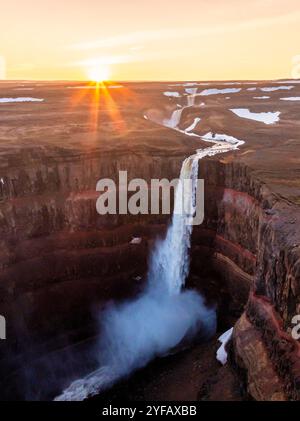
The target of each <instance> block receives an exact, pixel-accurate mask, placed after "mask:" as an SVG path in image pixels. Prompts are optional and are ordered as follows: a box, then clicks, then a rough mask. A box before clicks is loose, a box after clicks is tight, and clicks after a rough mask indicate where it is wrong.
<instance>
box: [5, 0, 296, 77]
mask: <svg viewBox="0 0 300 421" xmlns="http://www.w3.org/2000/svg"><path fill="white" fill-rule="evenodd" d="M299 28H300V1H299V0H248V1H246V0H209V1H208V0H164V1H162V0H150V1H149V0H126V1H125V0H109V1H105V0H72V1H70V0H64V1H63V0H22V1H20V0H3V1H2V4H1V42H0V78H1V75H2V77H4V76H6V78H7V79H44V80H45V79H77V80H79V79H83V80H86V79H88V78H89V74H90V71H91V70H92V71H95V68H96V69H98V68H100V69H102V70H103V69H104V70H105V71H107V70H108V71H109V74H110V78H111V79H114V80H217V79H275V78H290V77H291V76H292V75H293V73H292V70H293V63H292V60H293V57H294V60H296V64H297V60H298V59H299V57H298V58H297V57H296V58H295V56H299V55H300V30H299ZM4 61H5V63H6V66H4ZM299 62H300V59H299ZM294 67H295V62H294ZM299 67H300V66H298V68H299ZM5 69H6V71H5ZM299 76H300V75H299Z"/></svg>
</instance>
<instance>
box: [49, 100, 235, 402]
mask: <svg viewBox="0 0 300 421" xmlns="http://www.w3.org/2000/svg"><path fill="white" fill-rule="evenodd" d="M189 104H193V101H192V100H189V101H188V106H191V105H189ZM184 108H185V107H184ZM180 111H182V110H175V111H174V112H173V114H172V117H171V119H170V120H171V121H172V124H170V121H169V124H166V125H167V126H168V127H172V128H176V126H177V125H178V124H179V122H180V116H181V114H179V113H178V112H180ZM208 141H209V142H212V143H214V145H213V146H212V147H209V148H206V149H203V150H198V151H197V153H196V154H195V155H192V156H190V157H189V158H187V159H185V161H184V162H183V164H182V168H181V172H180V180H181V182H183V180H184V179H191V180H192V187H191V189H190V190H188V191H187V190H186V189H184V190H183V191H182V190H181V189H180V188H177V189H176V193H175V203H174V212H173V217H172V222H171V224H170V226H169V228H168V231H167V235H166V238H165V239H164V240H161V241H158V242H157V243H156V245H155V247H154V250H153V252H152V255H151V259H150V265H149V273H148V279H147V286H146V288H145V291H144V292H143V293H142V294H141V295H140V296H139V297H137V298H136V299H134V300H132V301H127V302H125V303H123V304H121V305H111V306H110V307H108V308H107V309H106V311H105V312H104V313H103V314H102V315H101V325H102V329H101V332H102V340H101V343H100V344H99V348H98V349H97V352H98V353H99V367H100V368H99V369H98V370H96V371H94V372H93V373H91V374H89V375H88V376H86V377H85V378H83V379H79V380H77V381H75V382H73V383H72V384H71V385H70V386H69V387H68V388H67V389H65V390H64V391H63V393H62V394H61V395H60V396H58V397H57V398H56V399H55V400H83V399H85V398H87V397H89V396H92V395H94V394H98V393H100V392H101V391H103V390H105V389H107V388H108V387H110V386H112V384H113V383H115V382H116V381H118V380H119V379H121V378H123V377H126V376H127V375H129V374H130V373H132V372H133V371H135V370H137V369H138V368H141V367H143V366H145V365H146V364H147V363H148V362H149V361H151V360H152V359H153V358H155V357H157V356H163V355H166V354H167V353H169V352H172V349H174V348H175V347H177V346H180V345H183V343H184V342H186V341H188V340H189V339H192V338H193V337H195V335H198V336H199V337H201V339H204V338H207V337H209V336H211V335H213V334H214V333H215V331H216V312H215V309H214V308H207V307H206V306H205V303H204V300H203V298H202V297H201V296H200V295H199V294H198V293H197V292H196V291H192V290H185V289H184V285H185V281H186V277H187V275H188V273H189V264H190V262H189V249H190V245H191V243H190V242H191V234H192V227H193V226H192V225H191V222H192V218H193V214H194V211H195V195H196V187H197V178H198V162H199V160H200V159H201V158H203V157H204V156H212V155H215V154H217V153H222V152H227V151H229V150H231V149H235V148H237V147H238V146H239V145H240V144H241V143H242V142H240V141H237V142H236V143H234V144H231V143H227V142H220V141H219V142H216V141H215V140H208ZM181 185H182V184H181ZM179 186H180V184H179ZM183 211H184V212H183Z"/></svg>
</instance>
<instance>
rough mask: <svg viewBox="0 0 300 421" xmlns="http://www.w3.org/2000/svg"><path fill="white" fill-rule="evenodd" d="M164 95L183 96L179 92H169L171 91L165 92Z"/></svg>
mask: <svg viewBox="0 0 300 421" xmlns="http://www.w3.org/2000/svg"><path fill="white" fill-rule="evenodd" d="M164 95H165V96H169V97H175V98H179V97H181V95H180V93H179V92H169V91H167V92H164Z"/></svg>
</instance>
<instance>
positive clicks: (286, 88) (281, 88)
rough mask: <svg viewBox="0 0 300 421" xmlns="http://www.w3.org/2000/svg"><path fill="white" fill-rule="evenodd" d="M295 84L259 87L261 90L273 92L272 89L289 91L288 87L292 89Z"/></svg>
mask: <svg viewBox="0 0 300 421" xmlns="http://www.w3.org/2000/svg"><path fill="white" fill-rule="evenodd" d="M294 87H295V86H272V87H266V88H260V90H261V91H263V92H274V91H280V90H283V91H289V90H290V89H293V88H294Z"/></svg>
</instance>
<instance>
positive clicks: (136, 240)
mask: <svg viewBox="0 0 300 421" xmlns="http://www.w3.org/2000/svg"><path fill="white" fill-rule="evenodd" d="M141 242H142V239H141V237H133V239H132V240H131V241H130V244H141Z"/></svg>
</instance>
